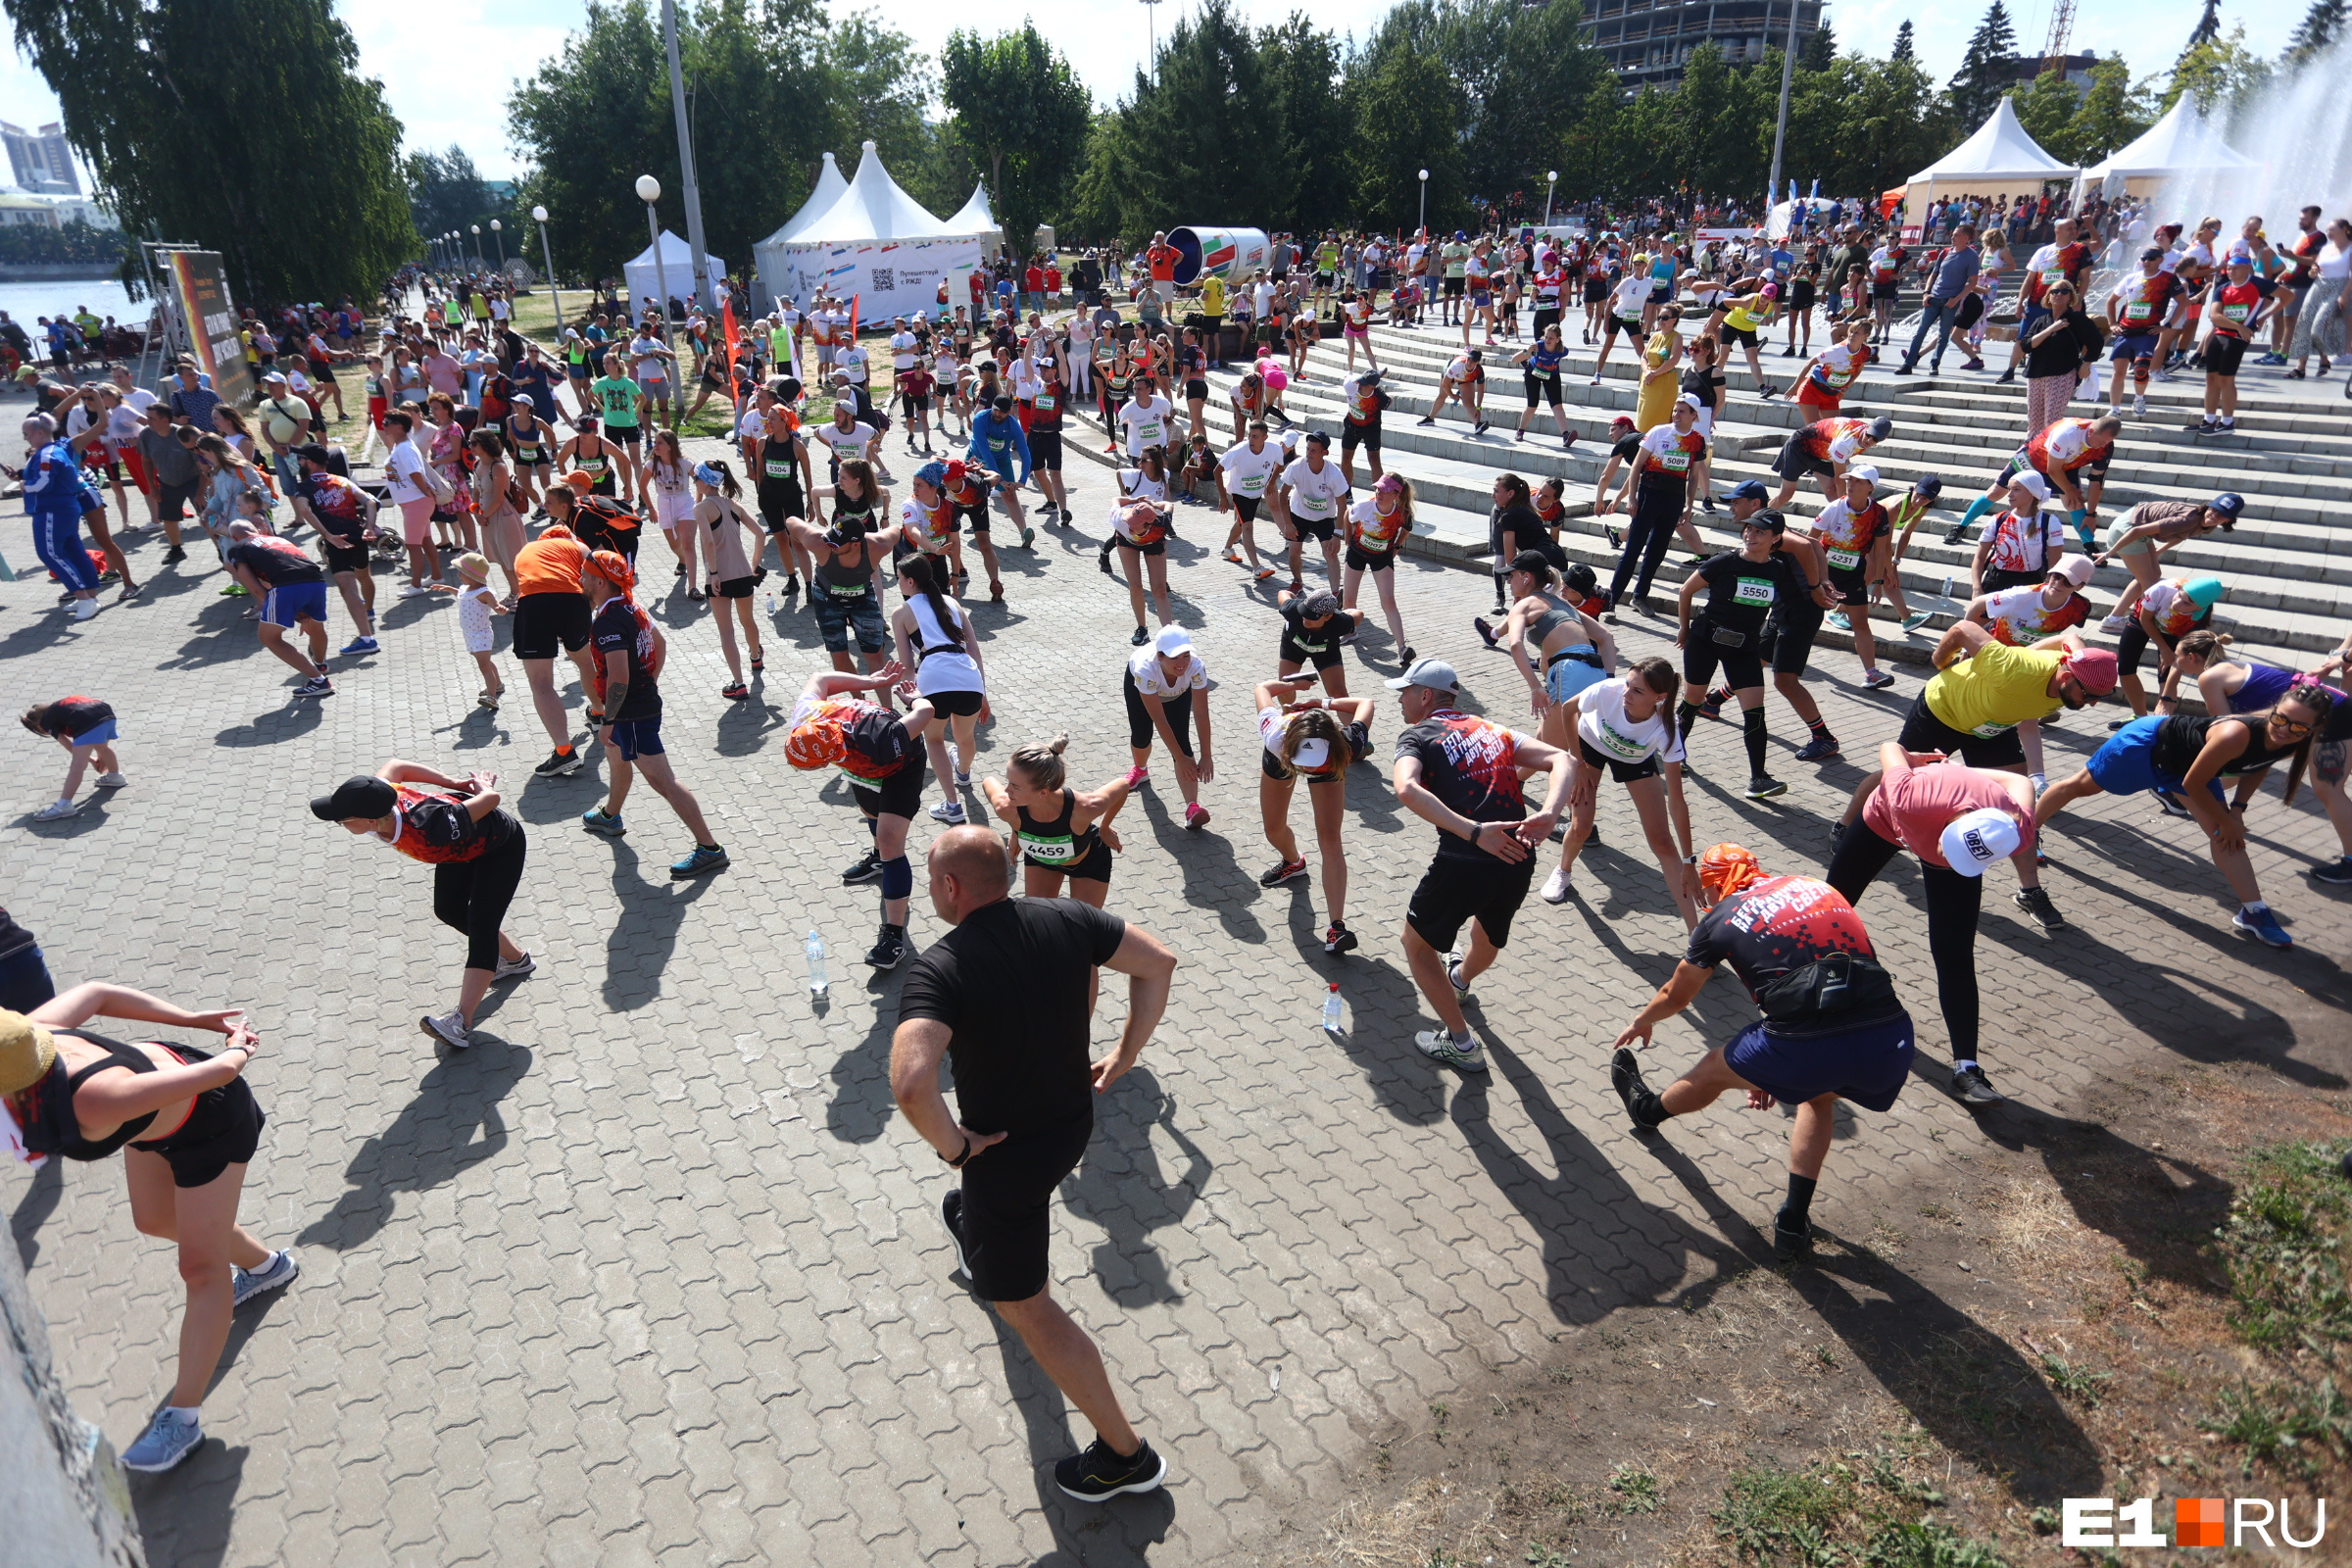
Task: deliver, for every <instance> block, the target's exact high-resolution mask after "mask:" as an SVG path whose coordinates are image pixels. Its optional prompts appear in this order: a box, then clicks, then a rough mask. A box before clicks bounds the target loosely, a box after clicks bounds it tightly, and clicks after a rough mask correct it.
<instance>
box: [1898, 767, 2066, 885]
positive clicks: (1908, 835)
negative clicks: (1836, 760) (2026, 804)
mask: <svg viewBox="0 0 2352 1568" xmlns="http://www.w3.org/2000/svg"><path fill="white" fill-rule="evenodd" d="M1986 807H1990V808H1992V809H1994V810H1996V811H2006V812H2008V813H2009V816H2010V818H2011V820H2013V821H2015V822H2016V823H2017V831H2018V834H2019V836H2020V839H2021V841H2022V842H2023V843H2024V844H2026V845H2027V846H2029V847H2031V846H2032V844H2033V843H2034V813H2033V812H2032V811H2029V810H2026V809H2023V808H2021V807H2020V806H2019V805H2018V804H2017V802H2016V801H2015V800H2014V799H2012V798H2011V796H2010V794H2009V791H2008V788H2007V787H2006V786H2005V785H2003V784H2002V783H2001V781H2000V780H1999V778H1997V777H1996V776H1994V775H1992V774H1990V773H1984V772H1980V771H1978V770H1977V769H1975V768H1973V767H1967V766H1963V765H1962V764H1960V763H1957V762H1933V763H1930V764H1929V765H1928V766H1926V767H1914V768H1909V769H1906V770H1905V771H1903V772H1900V773H1889V774H1887V776H1886V777H1885V778H1884V779H1882V780H1880V781H1879V787H1878V789H1877V791H1876V792H1875V793H1873V794H1872V796H1871V797H1870V804H1869V805H1868V806H1866V807H1864V808H1863V809H1862V820H1863V821H1864V822H1866V823H1868V824H1869V825H1870V830H1871V831H1872V832H1873V833H1876V834H1877V835H1878V836H1879V837H1881V838H1883V839H1887V840H1890V841H1892V842H1894V843H1896V844H1900V845H1901V846H1902V847H1903V848H1905V849H1907V850H1909V851H1910V852H1911V853H1912V854H1914V855H1916V856H1918V857H1919V858H1920V859H1921V860H1922V861H1923V862H1925V863H1926V864H1929V865H1939V866H1942V867H1943V868H1944V869H1946V870H1949V869H1951V862H1950V861H1949V860H1946V859H1945V858H1943V848H1942V843H1941V841H1942V838H1943V830H1944V829H1945V828H1947V827H1949V826H1951V823H1952V818H1953V817H1955V816H1962V815H1965V814H1967V813H1968V812H1970V811H1978V810H1983V809H1985V808H1986Z"/></svg>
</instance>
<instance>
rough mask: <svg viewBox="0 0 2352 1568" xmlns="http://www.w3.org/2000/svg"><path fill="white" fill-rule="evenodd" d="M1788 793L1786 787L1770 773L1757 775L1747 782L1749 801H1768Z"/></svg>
mask: <svg viewBox="0 0 2352 1568" xmlns="http://www.w3.org/2000/svg"><path fill="white" fill-rule="evenodd" d="M1788 793H1789V786H1788V785H1786V784H1784V783H1782V782H1781V781H1780V780H1779V779H1777V778H1774V777H1773V776H1772V775H1771V774H1770V773H1758V774H1757V775H1756V776H1755V777H1754V778H1751V779H1749V780H1748V781H1747V798H1748V799H1749V800H1751V801H1768V800H1770V799H1772V797H1774V796H1775V795H1786V794H1788Z"/></svg>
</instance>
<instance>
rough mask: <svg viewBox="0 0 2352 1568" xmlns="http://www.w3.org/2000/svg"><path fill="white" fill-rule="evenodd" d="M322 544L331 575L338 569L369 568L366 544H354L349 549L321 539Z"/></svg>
mask: <svg viewBox="0 0 2352 1568" xmlns="http://www.w3.org/2000/svg"><path fill="white" fill-rule="evenodd" d="M320 544H321V546H322V547H323V548H324V550H325V551H326V571H327V575H328V576H330V577H331V576H333V575H334V574H335V573H336V572H338V571H366V570H368V547H367V546H366V545H353V546H352V547H351V548H349V549H348V550H347V549H345V548H343V547H342V546H340V545H330V544H326V543H325V541H323V540H321V541H320Z"/></svg>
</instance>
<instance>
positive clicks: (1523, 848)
mask: <svg viewBox="0 0 2352 1568" xmlns="http://www.w3.org/2000/svg"><path fill="white" fill-rule="evenodd" d="M1460 684H1461V683H1460V681H1459V679H1458V678H1457V677H1456V676H1455V675H1454V673H1453V666H1452V665H1451V664H1447V663H1444V662H1440V661H1438V660H1435V659H1423V660H1417V661H1415V662H1414V663H1413V667H1412V668H1410V669H1408V670H1406V671H1405V672H1404V673H1403V675H1401V676H1400V677H1398V678H1397V679H1396V680H1393V681H1390V682H1389V686H1390V688H1391V689H1392V690H1394V691H1396V692H1397V694H1398V696H1397V707H1398V708H1399V709H1400V710H1401V711H1402V712H1403V714H1404V723H1405V728H1404V729H1403V731H1402V732H1401V733H1399V734H1398V735H1397V765H1396V774H1395V783H1396V788H1397V800H1399V801H1401V802H1402V803H1403V804H1404V806H1405V807H1406V809H1409V810H1410V811H1412V813H1413V814H1414V815H1416V816H1418V817H1420V818H1422V819H1423V820H1424V821H1426V822H1428V823H1429V824H1430V825H1431V826H1433V827H1435V828H1436V829H1437V830H1438V853H1437V858H1435V859H1434V860H1432V861H1431V862H1430V867H1429V870H1428V871H1427V873H1425V874H1424V875H1423V876H1422V878H1421V883H1420V886H1418V887H1416V888H1414V889H1413V899H1412V903H1411V904H1409V905H1407V906H1406V907H1405V911H1404V939H1403V940H1404V956H1405V958H1406V960H1407V961H1408V962H1409V963H1410V964H1411V965H1412V970H1413V980H1414V983H1415V984H1417V985H1419V986H1420V988H1421V994H1422V995H1423V996H1424V997H1427V998H1428V999H1429V1005H1430V1008H1431V1010H1433V1011H1434V1012H1436V1013H1437V1015H1438V1017H1439V1018H1440V1020H1442V1021H1443V1023H1444V1025H1445V1027H1444V1028H1441V1029H1426V1030H1423V1031H1422V1032H1421V1033H1419V1034H1416V1035H1415V1036H1413V1045H1414V1046H1415V1047H1416V1048H1417V1049H1418V1050H1419V1051H1420V1052H1421V1054H1423V1055H1425V1056H1428V1057H1429V1058H1430V1059H1431V1060H1433V1061H1439V1062H1443V1063H1445V1064H1446V1066H1448V1067H1455V1068H1459V1069H1460V1070H1461V1071H1463V1072H1485V1071H1486V1070H1487V1060H1486V1055H1485V1053H1484V1052H1483V1051H1482V1050H1481V1048H1480V1046H1479V1043H1478V1041H1477V1039H1476V1038H1474V1037H1473V1036H1472V1035H1471V1033H1470V1024H1469V1021H1468V1020H1467V1019H1465V1018H1464V1017H1463V1016H1462V999H1463V998H1465V997H1467V996H1469V995H1470V983H1471V982H1472V981H1473V980H1475V979H1477V978H1478V976H1479V974H1480V973H1481V972H1482V971H1484V970H1485V969H1486V968H1487V966H1488V965H1489V964H1492V963H1493V962H1494V961H1495V957H1496V956H1498V955H1499V954H1500V953H1501V951H1502V947H1503V944H1504V943H1506V942H1508V941H1509V940H1510V936H1511V917H1512V916H1513V915H1515V914H1517V913H1518V912H1519V906H1520V905H1521V904H1523V903H1525V902H1526V900H1527V884H1528V882H1529V880H1530V878H1532V877H1533V876H1534V874H1535V869H1536V862H1535V858H1534V856H1535V849H1536V846H1537V845H1539V844H1542V843H1544V841H1545V840H1547V839H1549V838H1550V837H1551V826H1552V824H1553V823H1554V822H1557V821H1558V820H1559V819H1560V809H1561V807H1562V806H1563V805H1564V804H1565V803H1566V801H1567V799H1568V780H1569V767H1568V754H1567V753H1565V752H1563V751H1560V750H1559V749H1558V748H1556V747H1553V746H1549V745H1547V744H1545V743H1544V742H1543V741H1540V740H1538V739H1536V738H1535V737H1534V736H1532V735H1524V734H1521V733H1520V732H1519V731H1517V730H1511V729H1504V728H1503V727H1502V726H1501V725H1499V724H1490V723H1489V722H1487V721H1486V720H1485V719H1483V718H1474V717H1472V716H1471V715H1470V714H1468V713H1464V712H1461V711H1458V710H1457V709H1456V708H1455V707H1454V704H1455V702H1457V701H1458V700H1459V697H1460V692H1459V687H1460ZM1544 771H1548V772H1549V773H1550V774H1551V785H1550V788H1549V789H1548V790H1546V791H1545V793H1544V806H1543V809H1541V810H1539V811H1537V812H1536V814H1535V815H1533V816H1528V815H1526V809H1527V805H1526V800H1525V798H1524V797H1523V796H1522V795H1521V793H1520V789H1519V776H1520V774H1521V773H1522V772H1529V773H1535V772H1544ZM1464 924H1467V925H1469V927H1470V943H1469V946H1468V948H1467V949H1466V950H1463V951H1460V952H1448V951H1447V950H1449V949H1451V948H1453V946H1454V939H1455V938H1456V937H1458V936H1460V935H1461V930H1462V927H1463V925H1464ZM1441 953H1444V954H1446V956H1445V957H1443V958H1441V957H1440V956H1439V955H1440V954H1441Z"/></svg>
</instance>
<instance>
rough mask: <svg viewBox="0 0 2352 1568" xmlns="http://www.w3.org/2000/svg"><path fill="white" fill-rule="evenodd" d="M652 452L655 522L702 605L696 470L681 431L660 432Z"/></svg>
mask: <svg viewBox="0 0 2352 1568" xmlns="http://www.w3.org/2000/svg"><path fill="white" fill-rule="evenodd" d="M649 452H650V456H649V457H648V458H647V460H646V466H645V487H646V489H647V490H649V491H650V492H652V494H653V498H654V520H655V521H656V522H658V523H660V524H661V525H662V538H663V539H666V540H668V541H669V553H670V554H671V555H673V556H675V557H677V558H678V570H677V577H678V580H679V581H681V582H683V583H685V585H686V597H687V598H688V599H691V600H694V601H695V602H696V603H698V604H699V603H700V602H701V601H702V597H703V595H702V583H703V578H702V576H701V575H698V574H697V573H696V571H695V569H694V547H695V544H696V542H697V540H696V532H697V530H696V528H695V526H694V522H695V514H696V504H697V503H698V501H699V500H700V499H701V497H702V494H703V492H702V491H701V490H699V489H696V488H694V487H693V479H694V473H693V468H692V466H690V465H689V464H688V463H687V461H686V449H685V448H684V447H682V446H680V445H679V444H678V432H677V431H675V430H656V431H655V432H654V439H653V444H652V446H651V447H650V449H649ZM729 662H730V663H732V662H733V661H731V660H730V661H729Z"/></svg>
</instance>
